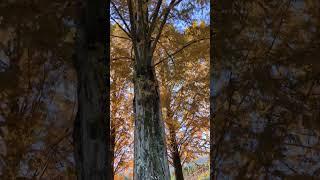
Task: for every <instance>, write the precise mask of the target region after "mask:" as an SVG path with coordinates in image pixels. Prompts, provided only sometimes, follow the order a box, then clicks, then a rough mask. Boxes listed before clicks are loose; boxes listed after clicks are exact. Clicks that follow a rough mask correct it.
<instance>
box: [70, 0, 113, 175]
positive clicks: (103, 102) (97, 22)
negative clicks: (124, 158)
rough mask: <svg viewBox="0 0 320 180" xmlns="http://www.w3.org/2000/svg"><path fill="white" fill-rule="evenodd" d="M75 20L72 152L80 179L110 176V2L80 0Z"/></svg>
mask: <svg viewBox="0 0 320 180" xmlns="http://www.w3.org/2000/svg"><path fill="white" fill-rule="evenodd" d="M80 6H81V8H80V9H81V10H80V14H81V16H80V19H79V21H78V23H77V25H78V30H77V37H76V38H77V39H76V52H75V68H76V71H77V76H78V112H77V116H76V120H75V124H74V133H73V138H74V152H75V154H74V155H75V162H76V171H77V177H78V179H79V180H106V179H111V178H110V175H111V173H110V172H111V171H110V170H111V167H110V164H111V163H109V162H110V157H109V156H108V155H109V154H110V153H109V152H108V151H110V117H109V103H110V102H109V91H110V82H109V71H110V70H109V50H110V49H109V48H110V47H109V46H110V45H109V32H110V29H109V28H110V24H109V4H108V3H107V1H104V0H97V1H91V0H82V1H81V5H80Z"/></svg>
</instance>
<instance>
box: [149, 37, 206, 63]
mask: <svg viewBox="0 0 320 180" xmlns="http://www.w3.org/2000/svg"><path fill="white" fill-rule="evenodd" d="M208 39H210V38H201V39H197V40H193V41H191V42H189V43H187V44H186V45H184V46H183V47H181V48H180V49H178V50H177V51H176V52H174V53H172V54H170V55H169V56H167V57H165V58H163V59H161V60H159V62H157V63H156V64H154V65H153V66H154V67H155V66H157V65H158V64H160V63H162V62H163V61H165V60H167V59H169V58H172V57H173V56H175V55H176V54H178V53H179V52H181V51H182V50H183V49H185V48H187V47H189V46H191V45H192V44H194V43H197V42H200V41H203V40H208Z"/></svg>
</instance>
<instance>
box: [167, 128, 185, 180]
mask: <svg viewBox="0 0 320 180" xmlns="http://www.w3.org/2000/svg"><path fill="white" fill-rule="evenodd" d="M169 131H170V145H171V149H172V161H173V167H174V173H175V176H176V180H184V178H183V171H182V164H181V158H180V153H179V149H178V144H177V140H176V132H175V130H174V128H173V127H169Z"/></svg>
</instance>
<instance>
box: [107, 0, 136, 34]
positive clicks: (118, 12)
mask: <svg viewBox="0 0 320 180" xmlns="http://www.w3.org/2000/svg"><path fill="white" fill-rule="evenodd" d="M111 4H112V6H113V8H114V9H115V10H116V12H117V14H118V16H119V17H120V19H121V20H122V22H123V24H124V25H125V27H126V28H127V31H128V32H129V33H131V30H130V28H129V26H128V24H127V22H126V21H125V19H124V18H123V16H122V15H121V13H120V11H119V9H118V8H117V6H116V5H115V4H114V2H113V1H111Z"/></svg>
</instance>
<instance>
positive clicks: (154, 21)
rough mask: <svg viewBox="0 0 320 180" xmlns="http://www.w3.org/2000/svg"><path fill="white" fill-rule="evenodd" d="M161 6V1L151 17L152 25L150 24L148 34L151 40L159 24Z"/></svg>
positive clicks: (160, 0)
mask: <svg viewBox="0 0 320 180" xmlns="http://www.w3.org/2000/svg"><path fill="white" fill-rule="evenodd" d="M161 4H162V0H159V1H158V3H157V6H156V8H155V10H154V11H153V13H152V15H151V24H150V29H149V32H148V38H147V39H150V37H151V34H152V32H153V30H154V28H155V26H156V24H157V19H158V14H159V11H160V7H161Z"/></svg>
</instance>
